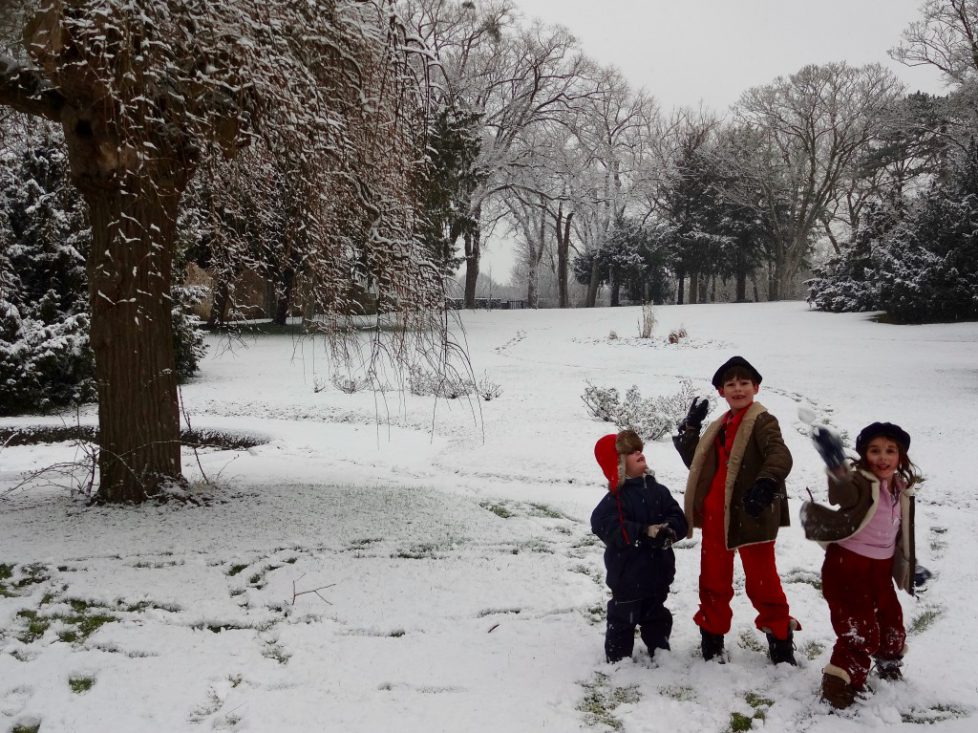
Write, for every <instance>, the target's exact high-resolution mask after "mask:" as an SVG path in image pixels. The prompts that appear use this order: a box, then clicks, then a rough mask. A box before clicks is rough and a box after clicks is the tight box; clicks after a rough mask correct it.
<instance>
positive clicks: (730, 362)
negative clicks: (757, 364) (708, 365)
mask: <svg viewBox="0 0 978 733" xmlns="http://www.w3.org/2000/svg"><path fill="white" fill-rule="evenodd" d="M733 367H743V368H744V369H746V370H747V371H748V372H749V373H750V375H751V379H752V380H753V381H754V382H756V383H757V384H760V383H761V373H760V372H759V371H757V370H756V369H755V368H754V367H753V366H752V365H751V363H750V362H749V361H747V359H745V358H744V357H742V356H731V357H730V358H729V359H727V360H726V361H725V362H724V363H723V364H722V365H720V368H719V369H717V371H716V374H714V375H713V386H714V387H716V388H717V389H720V387H722V386H723V375H724V374H726V373H727V370H728V369H732V368H733Z"/></svg>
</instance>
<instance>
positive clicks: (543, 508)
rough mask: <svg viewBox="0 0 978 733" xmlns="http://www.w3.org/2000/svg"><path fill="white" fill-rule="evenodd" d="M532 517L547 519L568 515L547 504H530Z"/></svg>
mask: <svg viewBox="0 0 978 733" xmlns="http://www.w3.org/2000/svg"><path fill="white" fill-rule="evenodd" d="M529 507H530V516H531V517H546V518H547V519H567V518H568V517H567V515H566V514H564V513H563V512H560V511H557V510H556V509H554V508H553V507H550V506H547V505H546V504H533V503H531V504H529Z"/></svg>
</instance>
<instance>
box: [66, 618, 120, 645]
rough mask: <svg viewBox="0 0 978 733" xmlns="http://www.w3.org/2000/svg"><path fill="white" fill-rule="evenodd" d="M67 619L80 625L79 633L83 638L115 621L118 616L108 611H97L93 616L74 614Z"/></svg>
mask: <svg viewBox="0 0 978 733" xmlns="http://www.w3.org/2000/svg"><path fill="white" fill-rule="evenodd" d="M66 620H67V621H68V622H69V623H73V624H75V625H76V626H77V627H78V634H79V635H80V636H81V637H82V639H87V638H88V637H89V636H91V635H92V634H94V633H95V632H96V631H98V630H99V629H100V628H102V627H103V626H105V624H108V623H112V622H113V621H115V620H116V617H115V616H111V615H109V614H107V613H97V614H95V615H93V616H72V617H70V618H68V619H66Z"/></svg>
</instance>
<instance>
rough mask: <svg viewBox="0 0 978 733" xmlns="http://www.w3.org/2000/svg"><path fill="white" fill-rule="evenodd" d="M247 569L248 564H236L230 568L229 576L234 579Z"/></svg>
mask: <svg viewBox="0 0 978 733" xmlns="http://www.w3.org/2000/svg"><path fill="white" fill-rule="evenodd" d="M246 567H248V565H247V564H246V563H235V564H234V565H232V566H231V567H230V568H228V575H230V576H231V577H234V576H235V575H237V574H238V573H240V572H241V571H242V570H244V569H245V568H246Z"/></svg>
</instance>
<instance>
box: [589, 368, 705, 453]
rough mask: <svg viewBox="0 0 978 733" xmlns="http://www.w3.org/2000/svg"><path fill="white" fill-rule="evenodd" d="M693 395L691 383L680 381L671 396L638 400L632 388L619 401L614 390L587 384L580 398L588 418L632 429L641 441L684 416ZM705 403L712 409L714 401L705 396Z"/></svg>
mask: <svg viewBox="0 0 978 733" xmlns="http://www.w3.org/2000/svg"><path fill="white" fill-rule="evenodd" d="M696 396H697V393H696V390H695V389H694V388H693V384H692V382H690V381H689V380H688V379H683V380H682V381H681V383H680V389H679V391H678V392H676V393H675V394H671V395H663V396H656V397H647V398H643V397H642V394H641V392H640V391H639V389H638V387H637V386H635V385H632V386H631V387H629V388H628V390H627V391H626V392H625V396H624V398H622V397H621V396H620V394H619V392H618V390H617V389H615V388H614V387H609V388H603V387H595V386H594V385H593V384H591V383H588V386H587V388H586V389H585V390H584V394H583V395H582V396H581V399H582V400H583V401H584V406H585V408H586V409H587V411H588V413H589V414H590V415H591V416H592V417H595V418H597V419H599V420H603V421H604V422H610V423H613V424H614V425H615V427H616V428H618V430H634V431H635V432H636V433H638V434H639V435H640V436H641V437H642V438H643V439H644V440H658V439H659V438H661V437H662V436H664V435H666V434H667V433H670V432H671V431H672V430H673V428H675V427H676V425H678V424H679V422H680V421H681V420H682V419H683V418H684V417H685V416H686V412H687V410H688V409H689V403H690V402H692V400H693V397H696ZM707 400H708V401H709V402H710V409H712V408H713V404H714V402H715V399H714V398H713V397H712V396H708V397H707Z"/></svg>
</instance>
